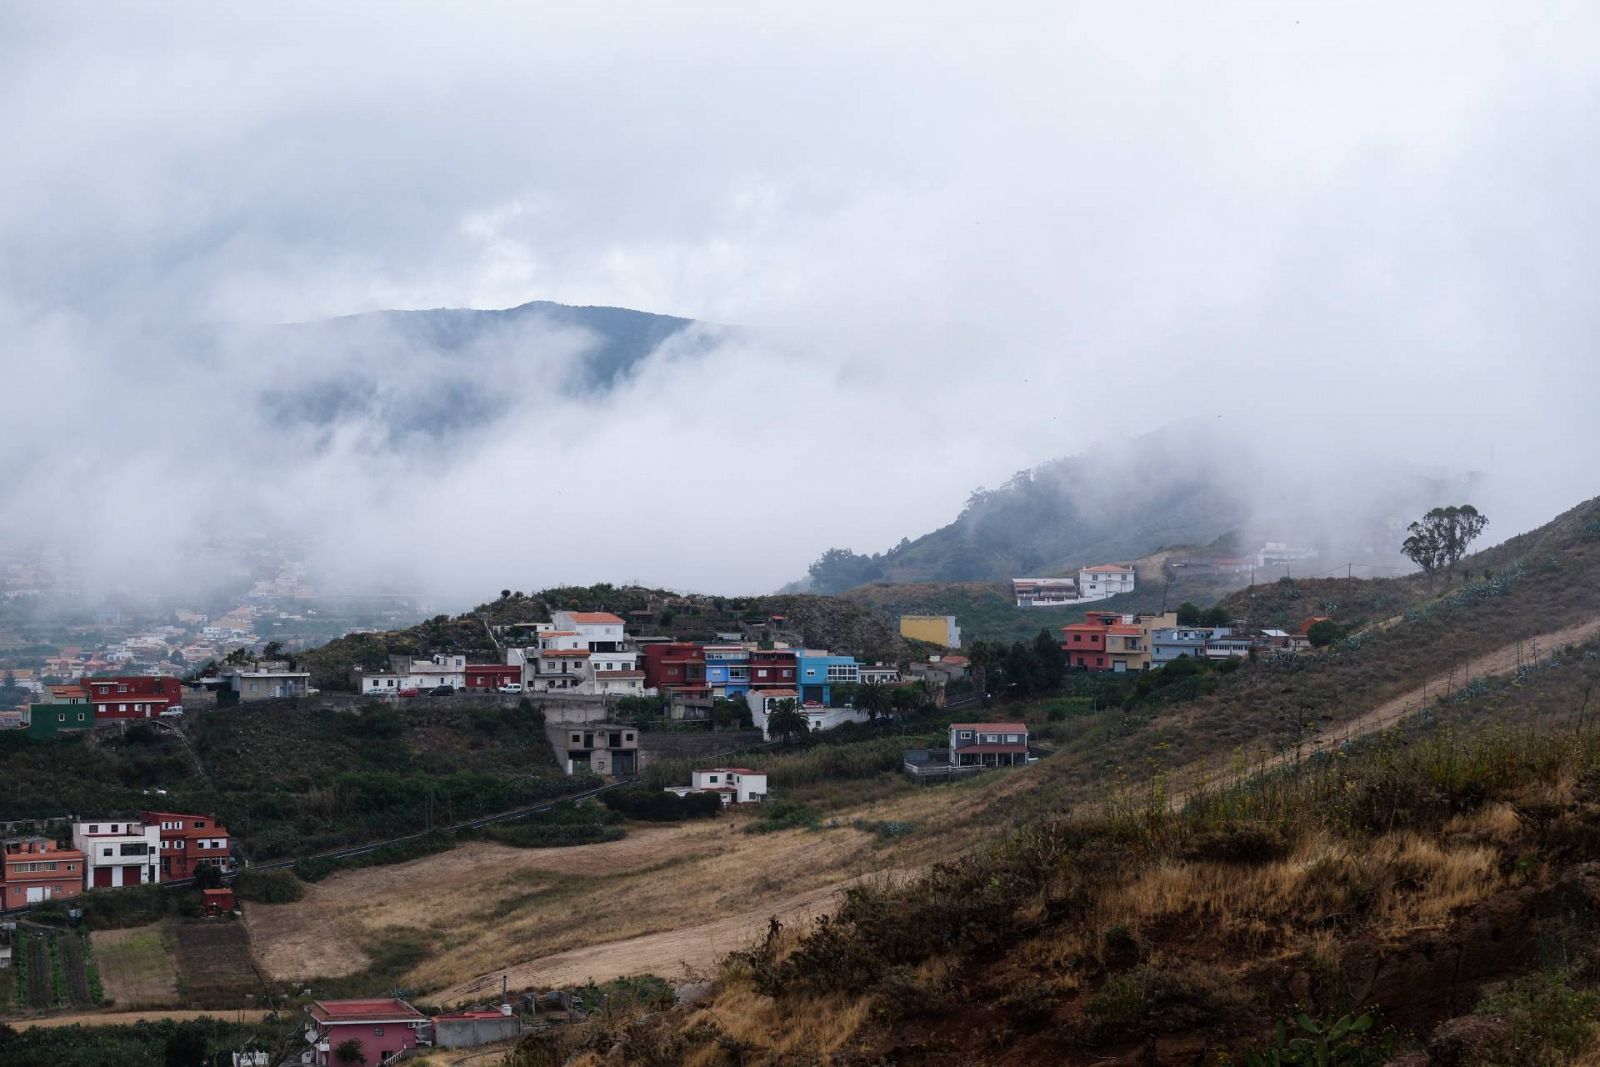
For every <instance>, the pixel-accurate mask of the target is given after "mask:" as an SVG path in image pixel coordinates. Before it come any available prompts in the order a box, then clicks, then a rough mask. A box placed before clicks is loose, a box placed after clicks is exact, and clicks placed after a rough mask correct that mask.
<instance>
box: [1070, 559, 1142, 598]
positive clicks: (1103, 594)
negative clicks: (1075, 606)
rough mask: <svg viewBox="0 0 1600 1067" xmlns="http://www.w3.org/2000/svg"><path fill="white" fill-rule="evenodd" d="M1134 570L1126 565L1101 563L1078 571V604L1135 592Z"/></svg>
mask: <svg viewBox="0 0 1600 1067" xmlns="http://www.w3.org/2000/svg"><path fill="white" fill-rule="evenodd" d="M1133 583H1134V570H1133V567H1132V566H1130V565H1129V564H1126V563H1100V564H1097V565H1095V566H1093V567H1084V568H1083V569H1081V570H1080V571H1078V603H1080V604H1081V603H1084V602H1086V601H1090V600H1105V599H1107V598H1108V597H1114V596H1120V595H1122V594H1123V593H1131V592H1133Z"/></svg>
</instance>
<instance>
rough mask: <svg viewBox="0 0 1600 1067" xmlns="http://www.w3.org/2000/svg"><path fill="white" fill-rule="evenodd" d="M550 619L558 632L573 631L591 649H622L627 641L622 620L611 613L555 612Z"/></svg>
mask: <svg viewBox="0 0 1600 1067" xmlns="http://www.w3.org/2000/svg"><path fill="white" fill-rule="evenodd" d="M550 619H551V621H552V622H554V623H555V628H556V629H557V630H571V631H574V632H576V633H577V634H578V636H579V637H581V638H582V639H583V642H584V644H585V645H587V646H588V647H589V648H590V649H596V650H598V649H601V648H604V649H606V650H608V651H609V650H610V649H611V648H621V647H622V643H623V641H624V640H626V637H625V635H624V634H623V632H622V620H621V619H620V618H618V617H617V616H615V615H613V614H611V612H609V611H553V612H551V613H550Z"/></svg>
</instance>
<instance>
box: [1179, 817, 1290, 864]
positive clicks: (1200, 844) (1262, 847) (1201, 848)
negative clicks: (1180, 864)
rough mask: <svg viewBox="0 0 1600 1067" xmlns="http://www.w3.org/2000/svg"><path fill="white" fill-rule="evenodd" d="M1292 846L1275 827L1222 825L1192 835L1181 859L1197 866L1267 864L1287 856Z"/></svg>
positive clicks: (1285, 836)
mask: <svg viewBox="0 0 1600 1067" xmlns="http://www.w3.org/2000/svg"><path fill="white" fill-rule="evenodd" d="M1293 847H1294V843H1293V842H1292V841H1290V840H1289V837H1288V835H1287V834H1285V833H1284V832H1283V830H1282V829H1280V828H1278V827H1275V826H1265V825H1259V824H1258V825H1244V826H1223V827H1220V828H1218V829H1215V830H1207V831H1203V832H1201V833H1199V834H1196V835H1195V836H1194V837H1193V838H1192V839H1191V840H1190V841H1189V844H1188V847H1187V848H1185V849H1184V850H1183V853H1182V855H1183V858H1184V859H1186V860H1191V861H1196V862H1201V863H1246V864H1261V863H1271V862H1273V861H1275V860H1281V859H1283V858H1284V857H1286V856H1288V855H1289V853H1290V851H1291V850H1292V849H1293Z"/></svg>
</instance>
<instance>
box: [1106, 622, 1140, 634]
mask: <svg viewBox="0 0 1600 1067" xmlns="http://www.w3.org/2000/svg"><path fill="white" fill-rule="evenodd" d="M1106 633H1108V634H1116V635H1117V636H1118V637H1142V636H1144V631H1143V630H1141V629H1140V628H1139V627H1137V626H1124V625H1122V624H1121V623H1118V624H1117V625H1116V626H1107V627H1106Z"/></svg>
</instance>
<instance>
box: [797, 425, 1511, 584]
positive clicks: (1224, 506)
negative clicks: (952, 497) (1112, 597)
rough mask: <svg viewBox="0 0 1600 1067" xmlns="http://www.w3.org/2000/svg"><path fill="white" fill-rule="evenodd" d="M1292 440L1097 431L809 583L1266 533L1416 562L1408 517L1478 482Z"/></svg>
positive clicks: (1364, 556)
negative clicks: (950, 515) (922, 529)
mask: <svg viewBox="0 0 1600 1067" xmlns="http://www.w3.org/2000/svg"><path fill="white" fill-rule="evenodd" d="M1291 440H1292V437H1289V436H1279V435H1278V434H1276V433H1271V434H1264V435H1263V436H1261V437H1258V438H1256V439H1255V440H1248V439H1243V438H1241V437H1240V436H1239V435H1238V434H1237V433H1235V432H1227V431H1222V430H1217V429H1213V428H1210V427H1205V426H1196V425H1194V424H1192V423H1185V424H1178V425H1174V426H1169V427H1167V428H1165V429H1162V430H1159V431H1156V432H1154V433H1149V434H1145V435H1143V436H1140V437H1135V438H1131V439H1128V440H1121V441H1116V442H1111V443H1101V444H1098V445H1096V446H1094V447H1093V448H1091V449H1089V450H1088V451H1086V452H1084V453H1082V454H1080V455H1076V456H1070V457H1065V458H1061V459H1055V460H1051V461H1049V462H1047V463H1043V464H1041V465H1039V466H1037V467H1034V468H1031V469H1029V470H1023V471H1019V472H1018V473H1017V474H1015V475H1014V476H1012V477H1011V478H1010V479H1009V480H1008V481H1006V482H1005V483H1004V484H1003V485H1001V486H999V487H998V488H994V489H986V488H979V489H977V490H975V491H974V492H973V493H972V495H971V496H970V497H969V498H968V500H967V503H966V506H965V507H964V508H963V509H962V511H961V514H960V515H959V516H958V517H957V518H956V520H955V521H954V522H952V523H950V524H949V525H947V526H944V527H941V528H940V529H937V530H934V531H933V532H931V533H927V534H924V535H923V536H921V537H917V538H915V539H905V540H902V541H901V542H900V543H899V544H897V545H896V546H894V547H893V548H890V549H888V550H887V551H885V552H881V553H876V554H860V553H855V552H851V551H849V550H847V549H837V548H835V549H831V550H830V551H829V552H827V553H825V554H824V555H823V556H822V557H821V558H819V559H818V560H817V562H816V563H815V564H813V565H812V567H811V571H810V575H809V578H810V588H811V590H812V591H813V592H819V593H837V592H842V591H843V590H845V589H849V588H851V587H854V586H858V585H861V584H864V583H866V582H895V583H901V582H929V581H932V582H960V581H986V580H993V581H1003V580H1007V579H1010V578H1013V577H1017V576H1021V575H1025V574H1034V575H1050V574H1056V573H1061V572H1066V571H1069V570H1072V569H1074V568H1077V567H1079V566H1084V565H1088V564H1093V563H1105V562H1113V561H1126V560H1132V559H1136V558H1138V557H1141V556H1145V555H1148V554H1149V553H1152V552H1155V551H1157V550H1159V549H1163V548H1170V547H1177V546H1191V547H1205V546H1211V547H1213V548H1214V549H1215V550H1217V551H1219V552H1222V553H1228V554H1231V553H1236V552H1248V551H1250V550H1252V549H1254V548H1256V547H1258V546H1259V545H1260V544H1261V543H1262V542H1263V541H1268V540H1272V541H1286V542H1291V543H1294V544H1297V545H1304V546H1306V547H1311V548H1315V549H1317V550H1318V552H1319V560H1320V562H1319V564H1318V565H1317V566H1318V567H1320V568H1323V569H1326V568H1329V567H1332V566H1333V565H1334V563H1335V562H1336V563H1337V565H1338V567H1339V568H1341V570H1342V569H1343V568H1344V567H1345V566H1346V564H1347V563H1354V564H1360V565H1363V567H1364V570H1363V573H1365V574H1367V575H1372V574H1382V573H1387V572H1398V571H1400V570H1403V569H1409V565H1408V564H1407V563H1406V561H1405V560H1404V558H1403V557H1402V556H1401V555H1400V553H1399V543H1400V540H1401V538H1402V537H1403V533H1402V532H1401V531H1402V530H1403V528H1404V526H1405V524H1406V523H1407V522H1409V521H1410V520H1411V519H1413V518H1415V517H1416V516H1417V515H1419V514H1421V513H1422V512H1423V511H1425V510H1426V509H1427V508H1429V507H1432V506H1434V505H1436V504H1444V503H1448V502H1451V501H1457V500H1465V499H1468V497H1469V496H1470V495H1471V494H1474V493H1477V492H1479V491H1480V490H1482V489H1483V488H1484V485H1483V482H1484V479H1483V478H1482V476H1481V475H1478V474H1474V473H1471V472H1465V471H1450V470H1444V469H1440V468H1425V467H1422V466H1420V465H1414V464H1410V463H1407V462H1405V461H1394V460H1385V459H1381V458H1377V457H1374V458H1371V459H1368V458H1364V457H1362V456H1360V455H1359V454H1345V455H1342V456H1338V457H1335V459H1334V461H1333V462H1326V461H1325V460H1323V461H1319V467H1318V469H1317V470H1316V472H1315V477H1309V476H1308V474H1309V471H1308V469H1307V466H1306V464H1307V462H1308V459H1309V457H1307V456H1306V454H1305V453H1303V452H1301V451H1300V450H1299V449H1298V448H1296V447H1293V446H1292V445H1288V444H1285V443H1284V442H1288V441H1291ZM1507 532H1510V531H1507ZM1312 569H1316V568H1312Z"/></svg>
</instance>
